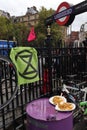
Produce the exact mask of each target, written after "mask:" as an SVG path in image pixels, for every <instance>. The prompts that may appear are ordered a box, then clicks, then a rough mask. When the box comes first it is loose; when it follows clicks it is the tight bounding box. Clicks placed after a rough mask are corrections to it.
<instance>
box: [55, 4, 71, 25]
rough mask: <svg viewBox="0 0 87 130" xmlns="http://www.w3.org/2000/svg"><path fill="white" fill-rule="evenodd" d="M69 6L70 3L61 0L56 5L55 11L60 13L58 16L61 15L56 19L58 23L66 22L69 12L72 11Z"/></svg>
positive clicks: (63, 23) (64, 23)
mask: <svg viewBox="0 0 87 130" xmlns="http://www.w3.org/2000/svg"><path fill="white" fill-rule="evenodd" d="M70 7H71V6H70V4H69V3H67V2H63V3H61V4H60V5H59V6H58V8H57V11H56V13H58V14H60V16H59V17H61V18H59V19H57V20H56V22H57V23H58V24H59V25H61V26H63V25H66V24H67V23H68V21H69V19H70V15H69V14H70V13H72V9H70ZM64 10H65V11H64ZM67 14H68V15H67ZM56 16H57V15H56ZM62 16H64V17H62ZM55 19H56V18H55Z"/></svg>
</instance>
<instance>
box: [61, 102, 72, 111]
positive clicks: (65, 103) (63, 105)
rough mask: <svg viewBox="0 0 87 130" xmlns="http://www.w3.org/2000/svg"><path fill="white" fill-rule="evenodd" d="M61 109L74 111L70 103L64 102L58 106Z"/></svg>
mask: <svg viewBox="0 0 87 130" xmlns="http://www.w3.org/2000/svg"><path fill="white" fill-rule="evenodd" d="M58 107H59V109H61V110H72V109H73V104H72V103H69V102H64V103H60V104H58Z"/></svg>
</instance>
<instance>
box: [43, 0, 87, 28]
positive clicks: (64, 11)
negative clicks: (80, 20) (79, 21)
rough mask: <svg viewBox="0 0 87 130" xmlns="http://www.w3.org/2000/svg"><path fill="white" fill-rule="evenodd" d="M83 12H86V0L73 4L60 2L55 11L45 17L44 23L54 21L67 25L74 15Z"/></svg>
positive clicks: (48, 23)
mask: <svg viewBox="0 0 87 130" xmlns="http://www.w3.org/2000/svg"><path fill="white" fill-rule="evenodd" d="M84 12H87V0H85V1H83V2H81V3H79V4H77V5H74V6H72V5H70V4H69V3H67V2H62V3H61V4H60V5H59V7H58V9H57V11H56V13H55V14H53V15H52V16H50V17H48V18H47V19H46V21H45V24H46V25H51V24H52V23H53V22H55V21H56V22H57V23H58V24H59V25H61V26H68V25H70V24H71V23H72V22H73V20H74V18H75V16H76V15H78V14H81V13H84Z"/></svg>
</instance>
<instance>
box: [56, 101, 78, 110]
mask: <svg viewBox="0 0 87 130" xmlns="http://www.w3.org/2000/svg"><path fill="white" fill-rule="evenodd" d="M67 103H69V102H67ZM69 104H71V105H72V109H66V110H63V109H60V108H59V106H58V105H56V106H55V110H58V111H62V112H63V111H64V112H67V111H73V110H74V109H75V108H76V105H75V104H74V103H69Z"/></svg>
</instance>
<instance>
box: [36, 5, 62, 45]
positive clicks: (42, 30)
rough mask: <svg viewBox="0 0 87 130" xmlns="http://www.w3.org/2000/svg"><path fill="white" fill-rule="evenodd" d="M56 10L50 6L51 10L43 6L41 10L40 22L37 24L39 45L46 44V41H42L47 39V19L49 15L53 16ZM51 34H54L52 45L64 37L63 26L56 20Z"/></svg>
mask: <svg viewBox="0 0 87 130" xmlns="http://www.w3.org/2000/svg"><path fill="white" fill-rule="evenodd" d="M54 13H55V11H54V10H53V9H52V8H50V9H49V10H47V9H46V8H44V7H41V9H40V11H39V21H38V24H37V25H36V26H35V30H36V33H37V40H36V41H37V43H38V44H39V46H40V45H41V46H42V45H43V46H44V42H43V43H41V42H42V41H44V39H46V34H47V32H46V31H47V27H46V25H45V20H46V18H47V17H49V16H51V15H52V14H54ZM51 35H52V39H53V40H52V45H53V46H55V45H56V43H57V42H58V41H59V40H61V39H62V37H63V36H62V27H60V26H59V25H58V24H57V23H56V22H55V23H53V24H52V25H51Z"/></svg>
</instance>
